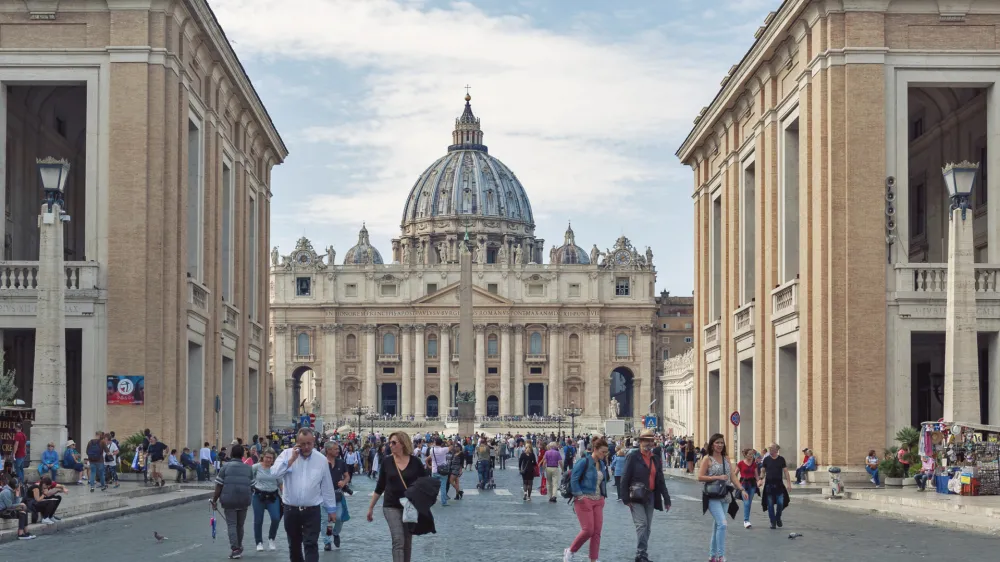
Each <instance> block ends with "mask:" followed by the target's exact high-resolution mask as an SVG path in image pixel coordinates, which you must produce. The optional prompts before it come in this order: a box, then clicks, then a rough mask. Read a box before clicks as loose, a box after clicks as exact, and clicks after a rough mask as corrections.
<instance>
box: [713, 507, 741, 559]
mask: <svg viewBox="0 0 1000 562" xmlns="http://www.w3.org/2000/svg"><path fill="white" fill-rule="evenodd" d="M747 503H750V502H747ZM728 505H729V500H728V499H722V500H708V512H709V513H711V514H712V519H715V527H714V528H713V530H712V543H711V545H709V550H708V556H709V557H716V558H722V557H724V556H725V555H726V517H727V515H728V514H727V513H726V507H727V506H728Z"/></svg>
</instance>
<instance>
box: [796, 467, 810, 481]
mask: <svg viewBox="0 0 1000 562" xmlns="http://www.w3.org/2000/svg"><path fill="white" fill-rule="evenodd" d="M806 472H809V470H808V469H806V468H802V467H801V466H800V467H798V468H796V469H795V483H796V484H798V483H799V482H802V481H803V480H805V479H806Z"/></svg>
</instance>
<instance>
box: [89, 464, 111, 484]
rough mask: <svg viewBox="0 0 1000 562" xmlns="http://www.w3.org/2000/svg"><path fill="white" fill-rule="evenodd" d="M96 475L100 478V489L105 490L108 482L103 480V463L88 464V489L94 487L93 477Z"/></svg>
mask: <svg viewBox="0 0 1000 562" xmlns="http://www.w3.org/2000/svg"><path fill="white" fill-rule="evenodd" d="M96 474H100V476H101V488H107V487H108V482H107V481H106V480H105V479H104V463H103V462H92V463H90V487H91V489H93V487H94V477H95V475H96Z"/></svg>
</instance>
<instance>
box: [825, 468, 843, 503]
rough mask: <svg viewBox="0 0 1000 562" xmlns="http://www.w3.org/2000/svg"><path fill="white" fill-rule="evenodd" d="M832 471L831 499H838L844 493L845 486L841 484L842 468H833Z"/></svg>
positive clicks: (830, 469)
mask: <svg viewBox="0 0 1000 562" xmlns="http://www.w3.org/2000/svg"><path fill="white" fill-rule="evenodd" d="M828 470H829V471H830V497H831V498H836V497H839V495H840V494H843V493H844V485H843V484H841V483H840V467H839V466H831V467H830V468H829V469H828Z"/></svg>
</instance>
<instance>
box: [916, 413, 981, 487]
mask: <svg viewBox="0 0 1000 562" xmlns="http://www.w3.org/2000/svg"><path fill="white" fill-rule="evenodd" d="M918 446H919V448H920V455H921V457H924V456H927V457H930V458H931V459H933V460H934V478H933V482H934V486H935V488H936V489H937V491H938V492H939V493H942V494H961V495H963V496H995V495H1000V426H993V425H982V424H970V423H963V422H943V421H937V422H924V423H923V424H921V427H920V442H919V445H918Z"/></svg>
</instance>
